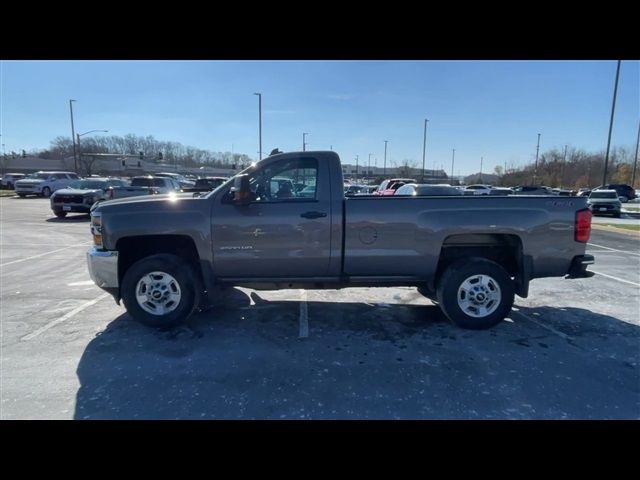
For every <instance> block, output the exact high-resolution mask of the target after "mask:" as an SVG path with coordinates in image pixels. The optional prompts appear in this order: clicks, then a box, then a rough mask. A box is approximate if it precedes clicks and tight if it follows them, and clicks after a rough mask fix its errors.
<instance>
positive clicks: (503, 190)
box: [489, 187, 513, 195]
mask: <svg viewBox="0 0 640 480" xmlns="http://www.w3.org/2000/svg"><path fill="white" fill-rule="evenodd" d="M489 195H513V190H512V189H511V188H508V187H491V190H489Z"/></svg>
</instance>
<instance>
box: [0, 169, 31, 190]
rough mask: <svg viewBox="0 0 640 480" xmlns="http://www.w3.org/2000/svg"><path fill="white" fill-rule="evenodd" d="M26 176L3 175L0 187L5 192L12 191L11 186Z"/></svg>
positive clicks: (20, 174)
mask: <svg viewBox="0 0 640 480" xmlns="http://www.w3.org/2000/svg"><path fill="white" fill-rule="evenodd" d="M25 176H26V175H25V174H24V173H5V174H4V175H3V176H2V181H1V183H0V186H2V188H4V189H7V190H13V186H14V184H15V183H16V181H17V180H22V179H23V178H24V177H25Z"/></svg>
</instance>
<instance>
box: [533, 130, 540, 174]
mask: <svg viewBox="0 0 640 480" xmlns="http://www.w3.org/2000/svg"><path fill="white" fill-rule="evenodd" d="M539 151H540V134H538V146H537V147H536V166H535V169H534V170H533V184H534V185H535V184H536V177H537V176H538V152H539Z"/></svg>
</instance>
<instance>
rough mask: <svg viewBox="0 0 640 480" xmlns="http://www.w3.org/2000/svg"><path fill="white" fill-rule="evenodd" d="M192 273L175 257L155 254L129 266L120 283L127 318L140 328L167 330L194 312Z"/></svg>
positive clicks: (193, 281) (185, 264)
mask: <svg viewBox="0 0 640 480" xmlns="http://www.w3.org/2000/svg"><path fill="white" fill-rule="evenodd" d="M195 277H196V275H195V272H194V271H193V269H192V268H191V267H190V265H189V264H188V263H186V262H185V261H184V260H182V259H180V257H177V256H175V255H169V254H159V255H152V256H150V257H146V258H143V259H142V260H138V261H137V262H136V263H134V264H133V265H131V267H130V268H129V269H128V270H127V272H126V273H125V275H124V279H123V281H122V289H121V292H122V300H123V301H124V305H125V307H126V309H127V312H129V315H131V316H132V317H133V319H134V320H137V321H138V322H140V323H143V324H144V325H147V326H149V327H157V328H170V327H174V326H176V325H178V324H179V323H181V322H182V321H184V320H186V319H187V318H188V317H189V316H190V315H191V314H192V313H193V310H194V309H195V305H196V301H197V285H196V281H195V280H194V278H195Z"/></svg>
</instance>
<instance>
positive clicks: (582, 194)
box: [576, 188, 591, 197]
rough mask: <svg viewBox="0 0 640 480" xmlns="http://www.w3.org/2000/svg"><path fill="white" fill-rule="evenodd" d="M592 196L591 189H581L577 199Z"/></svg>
mask: <svg viewBox="0 0 640 480" xmlns="http://www.w3.org/2000/svg"><path fill="white" fill-rule="evenodd" d="M590 194H591V189H590V188H580V189H578V192H577V193H576V197H588V196H589V195H590Z"/></svg>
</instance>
